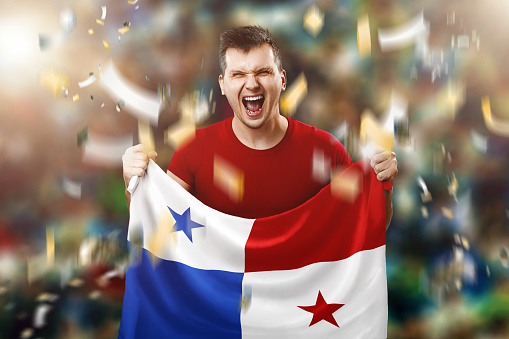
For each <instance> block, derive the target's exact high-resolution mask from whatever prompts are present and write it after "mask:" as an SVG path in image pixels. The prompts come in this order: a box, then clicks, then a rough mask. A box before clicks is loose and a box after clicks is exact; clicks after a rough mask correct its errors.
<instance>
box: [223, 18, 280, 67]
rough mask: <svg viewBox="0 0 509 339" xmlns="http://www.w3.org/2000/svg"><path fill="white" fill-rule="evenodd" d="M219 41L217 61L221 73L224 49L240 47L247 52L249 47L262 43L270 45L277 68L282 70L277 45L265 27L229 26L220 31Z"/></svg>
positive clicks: (224, 62) (224, 60)
mask: <svg viewBox="0 0 509 339" xmlns="http://www.w3.org/2000/svg"><path fill="white" fill-rule="evenodd" d="M219 41H220V42H219V63H220V65H221V72H222V74H223V75H224V71H225V70H226V50H228V48H235V49H240V50H241V51H243V52H244V53H248V52H249V51H250V50H251V49H253V48H255V47H259V46H261V45H263V44H269V45H270V47H272V51H273V52H274V60H275V61H276V65H277V68H278V70H279V71H282V70H283V66H282V64H281V51H280V50H279V46H278V45H277V43H276V41H274V39H273V38H272V36H271V35H270V32H269V31H268V30H267V29H266V28H263V27H260V26H241V27H235V28H231V29H228V30H226V31H224V32H223V33H221V35H220V36H219Z"/></svg>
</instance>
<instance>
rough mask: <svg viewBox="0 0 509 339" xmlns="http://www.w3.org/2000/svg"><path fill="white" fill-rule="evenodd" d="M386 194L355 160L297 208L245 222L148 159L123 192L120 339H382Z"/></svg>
mask: <svg viewBox="0 0 509 339" xmlns="http://www.w3.org/2000/svg"><path fill="white" fill-rule="evenodd" d="M133 186H134V185H133ZM384 187H385V185H384V183H382V182H380V181H378V180H377V179H376V175H375V174H374V172H373V170H372V169H371V168H370V166H369V162H367V161H365V160H364V161H359V162H357V163H355V164H354V165H352V166H350V167H349V168H348V169H346V170H345V171H344V172H343V173H342V174H341V175H339V176H338V177H336V178H335V179H334V180H333V181H332V182H331V183H330V184H329V185H328V186H326V187H325V188H323V189H322V190H321V191H320V192H319V193H318V194H317V195H316V196H314V197H313V198H311V199H310V200H308V201H307V202H306V203H304V204H303V205H301V206H299V207H297V208H295V209H293V210H291V211H288V212H285V213H282V214H279V215H275V216H271V217H267V218H261V219H244V218H239V217H235V216H231V215H227V214H224V213H221V212H219V211H217V210H214V209H211V208H210V207H208V206H205V205H204V204H202V203H201V202H200V201H198V200H197V199H196V198H195V197H193V196H192V195H191V194H189V193H188V192H187V191H186V190H184V189H183V188H182V187H181V186H180V185H179V184H177V183H176V182H175V181H173V180H172V179H171V178H170V177H168V175H166V173H165V172H164V171H163V170H162V169H161V168H159V167H158V166H157V164H155V163H154V162H153V161H150V163H149V165H148V168H147V171H146V173H145V175H144V176H143V177H142V178H140V180H139V182H138V184H137V185H136V187H130V190H131V191H133V192H132V200H131V206H130V220H129V231H128V241H129V245H130V246H131V247H130V248H131V249H133V248H137V251H138V253H139V256H138V257H137V259H134V260H133V263H132V264H131V266H130V267H129V268H128V270H127V273H126V281H125V295H124V302H123V309H122V319H121V324H120V329H119V338H126V339H127V338H151V339H152V338H278V339H281V338H288V339H289V338H292V339H295V338H313V339H315V338H345V339H357V338H365V339H378V338H386V337H387V317H388V311H387V276H386V271H385V231H386V217H385V213H386V210H385V200H384V193H383V190H384Z"/></svg>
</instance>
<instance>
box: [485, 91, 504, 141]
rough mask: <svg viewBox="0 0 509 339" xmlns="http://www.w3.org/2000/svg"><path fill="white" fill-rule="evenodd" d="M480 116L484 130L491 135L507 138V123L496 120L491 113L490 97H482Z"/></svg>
mask: <svg viewBox="0 0 509 339" xmlns="http://www.w3.org/2000/svg"><path fill="white" fill-rule="evenodd" d="M481 102H482V114H483V117H484V123H485V124H486V128H487V129H488V130H489V131H490V132H491V133H493V134H496V135H499V136H502V137H509V122H508V121H504V120H502V119H498V118H496V117H494V116H493V114H492V113H491V105H490V97H489V96H484V97H483V98H482V101H481Z"/></svg>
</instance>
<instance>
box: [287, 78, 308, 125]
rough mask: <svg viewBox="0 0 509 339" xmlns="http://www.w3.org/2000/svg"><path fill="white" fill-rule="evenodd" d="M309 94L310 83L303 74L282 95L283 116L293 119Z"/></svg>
mask: <svg viewBox="0 0 509 339" xmlns="http://www.w3.org/2000/svg"><path fill="white" fill-rule="evenodd" d="M307 93H308V82H307V79H306V76H305V75H304V73H301V74H300V75H299V76H298V77H297V79H295V81H294V82H293V83H292V84H291V86H289V88H288V89H287V90H286V91H285V92H284V93H283V94H282V95H281V111H282V112H283V114H284V115H286V116H290V117H291V116H292V115H293V114H294V113H295V111H296V110H297V107H298V106H299V104H300V103H301V102H302V100H304V98H305V97H306V95H307Z"/></svg>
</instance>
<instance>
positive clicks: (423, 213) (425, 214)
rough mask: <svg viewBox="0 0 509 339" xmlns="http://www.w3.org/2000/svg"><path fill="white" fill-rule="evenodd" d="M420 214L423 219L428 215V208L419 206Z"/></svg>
mask: <svg viewBox="0 0 509 339" xmlns="http://www.w3.org/2000/svg"><path fill="white" fill-rule="evenodd" d="M421 214H422V217H423V218H424V219H427V218H428V217H429V212H428V208H427V207H426V206H421Z"/></svg>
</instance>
